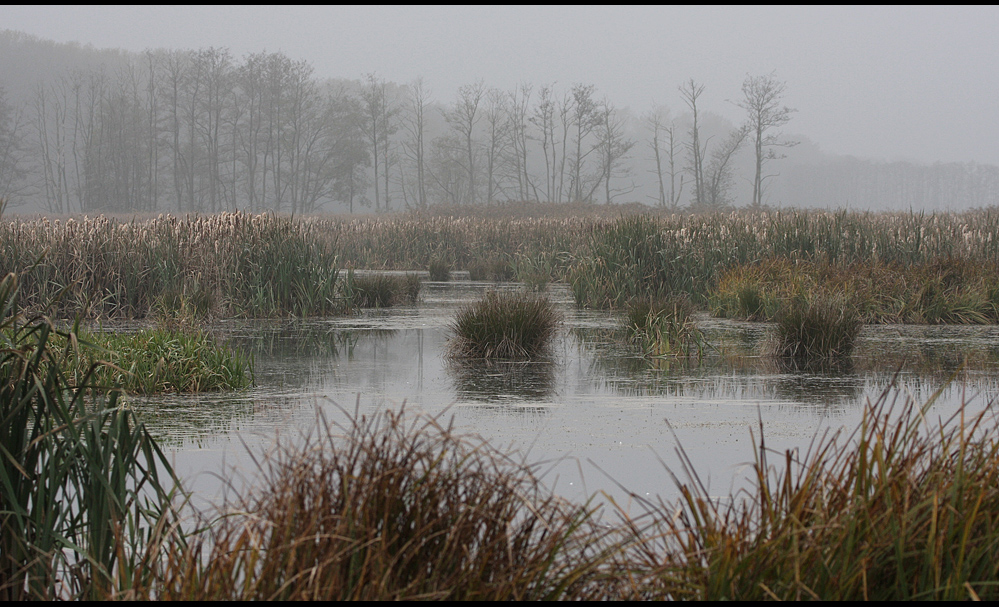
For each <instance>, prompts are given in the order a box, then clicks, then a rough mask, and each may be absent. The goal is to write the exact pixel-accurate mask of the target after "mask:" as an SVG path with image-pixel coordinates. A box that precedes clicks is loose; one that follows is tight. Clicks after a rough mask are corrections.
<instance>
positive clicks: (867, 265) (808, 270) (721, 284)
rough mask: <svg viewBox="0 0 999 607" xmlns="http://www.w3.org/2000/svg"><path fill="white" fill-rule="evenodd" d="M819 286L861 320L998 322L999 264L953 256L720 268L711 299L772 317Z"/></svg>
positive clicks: (728, 309) (730, 309) (720, 311)
mask: <svg viewBox="0 0 999 607" xmlns="http://www.w3.org/2000/svg"><path fill="white" fill-rule="evenodd" d="M821 291H826V292H838V293H841V294H844V295H846V296H847V297H849V298H850V299H851V300H852V301H853V302H854V305H855V306H856V308H857V310H858V313H859V314H860V316H861V318H862V319H863V321H864V322H866V323H911V324H944V323H950V324H991V323H995V322H997V321H999V263H996V262H994V261H989V260H986V259H973V258H956V257H950V258H941V259H934V260H931V261H928V262H923V263H913V264H907V265H900V264H897V263H892V264H886V263H878V262H864V263H854V264H850V265H846V266H836V265H832V264H829V263H827V262H819V263H815V262H806V261H799V262H791V261H789V260H787V259H770V260H765V261H762V262H757V263H752V264H749V265H746V266H738V267H735V268H732V269H730V270H728V271H726V272H724V273H723V274H722V275H721V277H720V278H719V280H718V285H717V287H716V288H715V289H714V290H713V291H712V292H711V294H710V296H709V305H710V306H711V308H712V310H713V311H714V313H715V314H716V315H718V316H723V317H735V318H744V319H750V320H773V319H774V318H775V317H776V315H777V313H778V311H779V310H780V309H781V307H782V306H784V305H786V304H787V302H789V301H791V300H793V299H794V298H796V297H804V296H808V295H810V294H812V293H816V292H821Z"/></svg>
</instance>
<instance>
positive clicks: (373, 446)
mask: <svg viewBox="0 0 999 607" xmlns="http://www.w3.org/2000/svg"><path fill="white" fill-rule="evenodd" d="M316 427H318V428H322V429H324V430H321V431H320V432H319V433H318V434H310V435H308V436H306V437H305V438H304V439H303V440H297V441H295V442H293V443H286V444H282V445H279V446H278V447H277V449H276V451H275V452H274V453H273V454H271V455H270V456H269V457H268V458H267V459H266V460H263V464H262V467H261V473H262V477H263V478H262V482H261V483H260V485H259V486H258V487H256V488H255V489H253V490H252V491H251V492H249V493H247V494H244V496H243V497H242V498H240V499H239V500H238V501H237V503H236V504H234V506H235V507H234V508H233V511H234V512H236V513H237V514H233V515H229V516H224V517H222V518H221V519H220V520H219V521H218V522H217V523H216V524H215V525H214V526H212V527H210V528H209V531H208V532H207V533H206V534H205V535H202V536H200V537H198V538H192V539H191V540H189V541H188V542H187V544H186V545H179V544H178V545H174V546H172V547H171V550H170V551H169V553H170V558H169V559H168V561H169V564H170V566H169V567H167V568H165V569H164V574H163V576H162V577H161V578H160V579H159V580H158V582H157V584H156V585H155V587H154V588H151V589H150V591H149V596H150V597H155V598H158V599H180V600H255V599H259V600H289V599H303V600H312V601H315V600H345V599H349V600H400V599H436V600H442V599H447V600H545V599H587V598H608V594H609V592H608V590H609V586H608V585H607V584H604V583H601V581H600V580H599V578H598V575H597V574H598V572H599V567H600V566H601V564H602V563H603V562H604V561H605V560H606V555H607V554H609V552H610V551H609V549H608V548H607V546H608V545H609V544H608V543H606V542H603V541H602V539H603V538H604V537H605V535H606V533H605V531H602V530H600V529H598V527H597V526H596V525H593V524H592V522H591V520H590V519H591V515H592V514H593V510H592V509H591V508H590V507H588V506H577V505H571V504H569V503H567V502H565V501H564V500H561V499H559V498H557V497H555V496H553V495H552V494H550V493H549V492H547V491H546V490H543V489H542V487H541V486H540V485H539V482H538V481H537V479H536V478H535V476H534V475H533V474H532V472H531V468H529V467H527V466H525V465H522V464H518V463H516V462H515V461H513V459H511V457H510V456H509V455H507V454H502V453H499V452H496V451H495V450H494V449H493V448H491V447H489V446H488V445H486V444H484V443H481V441H478V440H476V441H472V440H471V439H464V438H462V437H459V436H456V435H455V434H454V433H453V432H452V430H451V428H450V427H444V426H442V425H440V424H439V423H438V421H437V420H436V419H434V418H427V417H417V418H415V419H413V420H411V421H410V420H407V419H406V418H405V417H404V411H399V412H392V411H384V412H381V413H378V414H376V415H374V416H373V417H371V418H368V417H357V416H356V415H355V417H354V418H353V422H352V423H351V424H349V425H347V426H346V427H343V428H337V427H332V428H331V427H330V426H329V425H328V424H327V423H326V420H325V419H323V418H322V417H320V419H319V420H318V423H317V424H316ZM338 431H342V432H343V434H344V436H337V435H336V434H337V433H338ZM192 572H197V574H194V575H192V574H191V573H192Z"/></svg>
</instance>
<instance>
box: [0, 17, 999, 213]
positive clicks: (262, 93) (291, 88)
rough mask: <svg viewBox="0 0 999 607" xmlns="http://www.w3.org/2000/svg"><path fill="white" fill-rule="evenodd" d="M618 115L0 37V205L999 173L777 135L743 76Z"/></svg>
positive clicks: (769, 188)
mask: <svg viewBox="0 0 999 607" xmlns="http://www.w3.org/2000/svg"><path fill="white" fill-rule="evenodd" d="M663 92H664V96H665V95H671V98H672V99H674V100H675V103H674V105H673V107H666V106H661V107H653V108H648V109H646V110H645V111H644V112H643V113H641V114H636V113H634V112H633V111H631V110H630V109H627V108H619V107H616V106H615V105H614V103H613V101H612V100H609V99H607V98H606V97H604V96H602V95H601V94H600V92H599V90H598V88H597V87H596V86H595V85H593V84H588V83H576V84H562V83H553V84H541V85H531V84H523V85H521V86H519V87H517V88H516V89H514V90H499V89H496V88H492V87H490V86H489V85H488V84H487V83H485V82H477V83H470V84H467V85H465V86H462V87H460V88H459V89H458V90H457V91H448V92H447V93H448V96H449V98H450V101H443V100H441V99H439V98H437V97H436V96H435V92H434V91H430V90H428V88H427V87H426V86H424V85H423V83H422V82H420V81H416V82H412V83H407V84H397V83H392V82H387V81H385V80H384V79H381V78H379V77H378V76H377V75H374V74H368V75H363V76H361V77H360V78H358V79H334V80H323V79H319V78H317V77H316V76H315V75H314V72H313V68H312V66H311V65H310V64H309V62H307V61H304V60H297V59H292V58H290V57H287V56H285V55H283V54H281V53H267V52H260V53H256V54H250V55H246V56H244V57H234V56H232V54H231V53H230V52H229V51H228V50H226V49H223V48H209V49H201V50H190V51H165V50H154V51H147V52H145V53H128V52H124V51H113V50H112V51H109V50H97V49H94V48H92V47H84V46H81V45H78V44H59V43H55V42H50V41H45V40H41V39H38V38H36V37H33V36H30V35H27V34H24V33H20V32H15V31H10V30H5V31H0V198H5V199H7V201H8V204H9V207H8V208H9V209H10V210H17V211H24V212H46V213H77V212H119V213H131V212H180V213H187V212H216V211H222V210H236V209H245V210H250V211H263V210H273V211H277V212H283V213H316V212H323V211H328V212H386V211H395V210H401V209H420V208H426V207H427V206H428V205H432V204H435V203H444V204H468V205H488V204H492V203H496V202H501V201H507V200H518V201H525V200H526V201H530V200H537V201H544V202H573V201H582V202H595V203H607V204H611V203H615V202H643V203H646V204H650V205H655V206H663V207H670V208H681V207H683V208H686V207H693V208H727V207H731V206H746V205H761V204H762V205H770V206H787V207H803V208H808V207H830V208H832V207H850V208H853V209H872V210H877V209H910V208H911V209H915V210H963V209H968V208H975V207H982V206H989V205H995V204H997V203H999V167H996V166H993V165H980V164H975V163H935V164H932V165H926V164H918V163H911V162H877V161H872V160H863V159H857V158H853V157H845V156H834V155H830V154H825V153H822V152H821V151H819V148H818V146H817V145H816V144H815V143H812V142H809V141H807V140H806V139H805V138H804V137H801V136H794V135H785V134H784V132H783V131H784V130H785V129H786V128H787V127H791V128H793V124H794V111H795V110H794V109H793V108H791V107H788V106H786V105H784V104H785V103H790V104H791V105H793V83H790V84H787V83H784V82H782V81H780V80H779V78H778V77H777V75H776V74H764V75H758V76H747V78H746V81H745V82H744V83H743V93H744V96H743V98H742V99H741V100H739V101H738V102H737V105H739V106H740V107H741V108H742V109H743V110H745V116H746V118H745V122H744V123H742V124H732V123H731V122H729V121H728V120H726V119H724V118H722V117H720V116H718V115H717V114H713V113H711V112H709V111H705V110H704V105H705V100H708V99H711V97H710V95H711V91H706V90H705V88H704V86H703V85H701V84H698V82H697V81H696V80H694V79H691V80H689V81H687V82H684V83H664V85H663Z"/></svg>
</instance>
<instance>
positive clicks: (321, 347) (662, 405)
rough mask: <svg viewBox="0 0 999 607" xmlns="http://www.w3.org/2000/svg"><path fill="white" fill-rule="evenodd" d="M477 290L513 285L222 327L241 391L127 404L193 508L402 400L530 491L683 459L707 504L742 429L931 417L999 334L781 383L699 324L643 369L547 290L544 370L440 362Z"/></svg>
mask: <svg viewBox="0 0 999 607" xmlns="http://www.w3.org/2000/svg"><path fill="white" fill-rule="evenodd" d="M489 288H517V286H516V285H505V286H500V287H497V286H496V285H494V284H492V283H472V282H453V283H424V285H423V290H422V292H421V296H420V302H419V304H418V305H415V306H409V307H400V308H393V309H390V310H376V311H370V312H368V313H365V314H362V315H358V316H353V317H350V318H339V319H331V320H323V321H300V322H290V321H276V322H253V323H245V322H244V323H235V322H233V323H226V324H223V325H219V326H218V327H217V330H218V331H219V332H220V333H221V334H223V335H227V336H228V337H229V338H230V339H231V340H232V342H233V343H235V344H236V345H237V346H238V347H241V348H246V349H248V350H250V351H252V352H253V353H254V355H255V361H256V362H255V371H256V382H257V387H256V388H254V389H252V390H249V391H245V392H241V393H238V394H233V395H225V396H219V395H208V396H197V397H190V396H170V397H158V398H138V397H133V398H131V400H130V402H131V403H132V405H133V406H134V407H136V408H137V409H138V410H140V411H141V412H142V414H143V415H144V416H145V417H146V419H147V420H149V422H150V425H151V426H152V427H153V428H154V431H155V432H156V433H157V434H158V435H159V436H160V437H162V438H163V439H164V440H165V441H166V442H167V443H168V445H169V448H170V449H172V450H173V454H174V458H175V463H176V467H177V469H178V471H179V472H180V473H181V475H182V476H183V477H184V478H185V479H186V480H187V482H188V485H189V487H190V488H192V489H194V490H195V491H196V492H197V494H198V495H199V498H200V499H217V497H218V496H219V495H220V494H221V490H222V487H224V486H225V485H226V484H232V483H235V484H239V482H241V481H240V480H239V479H240V478H241V475H246V476H252V472H253V470H254V468H255V464H254V463H253V460H252V459H251V458H250V457H249V456H248V455H247V453H248V451H249V452H251V453H254V454H255V455H256V456H258V457H259V456H260V454H261V453H265V452H266V451H267V450H268V449H270V448H271V447H272V446H273V445H274V444H275V437H276V436H282V437H293V436H295V435H297V434H298V433H299V432H301V431H307V430H309V429H311V428H314V427H315V425H316V423H317V421H316V420H317V411H319V412H321V413H322V415H324V416H325V417H326V419H327V420H344V419H345V415H346V414H345V412H354V411H355V410H356V411H358V412H359V413H361V414H368V413H372V412H374V411H376V410H378V409H380V408H385V407H392V408H399V407H401V406H403V403H405V407H406V409H407V411H410V412H413V413H416V412H426V413H430V414H435V415H442V416H443V419H445V420H450V419H453V422H454V425H455V427H456V428H457V429H458V430H459V431H461V432H464V433H470V434H477V435H479V436H482V437H483V438H486V439H487V440H489V441H490V442H491V443H492V444H493V445H495V446H500V447H511V448H512V449H516V450H519V451H520V452H522V453H525V454H527V457H528V459H529V460H530V461H534V462H545V464H544V465H543V466H542V467H541V468H540V471H541V472H542V473H543V475H544V476H543V478H544V480H545V481H546V482H547V483H548V485H549V486H552V487H553V488H554V489H555V490H556V491H557V492H559V493H561V494H563V495H565V496H566V497H570V498H573V499H580V498H583V497H585V496H588V495H590V494H592V493H594V492H597V491H603V492H606V493H607V494H609V495H611V496H613V497H614V498H615V499H617V500H618V501H627V500H628V494H629V492H634V493H635V494H638V495H641V496H650V497H651V496H655V495H657V494H658V495H661V496H663V497H664V498H667V499H671V498H673V497H675V496H676V495H677V491H676V490H675V487H674V485H673V482H672V481H671V480H670V476H669V473H668V472H667V470H666V466H670V467H672V468H673V469H674V470H676V471H677V472H678V473H680V472H681V470H682V468H681V466H680V459H679V457H678V455H677V452H676V451H677V448H678V447H680V446H682V448H683V450H684V451H685V452H686V454H687V456H688V457H689V459H690V461H691V462H692V463H693V465H694V466H695V468H696V471H697V473H698V475H699V477H700V480H701V481H702V482H704V483H705V484H706V485H707V486H708V488H709V491H710V492H711V493H712V494H714V495H719V496H722V495H728V494H729V492H730V491H731V490H732V488H733V486H738V483H739V482H740V481H739V480H738V479H741V478H743V475H744V474H745V471H746V464H747V463H749V462H751V461H752V459H753V457H754V448H753V446H754V443H753V440H752V438H751V435H750V432H751V431H752V432H753V433H754V434H755V436H756V440H757V441H758V440H759V424H760V421H761V420H762V424H763V428H764V433H765V439H766V445H767V447H768V448H772V449H778V450H781V451H783V450H784V449H789V448H795V447H797V448H799V449H801V450H802V451H804V450H806V449H807V447H808V445H809V444H810V442H811V441H812V439H813V437H814V436H816V434H818V433H821V432H824V431H826V430H829V431H835V430H836V429H839V428H844V427H845V428H848V429H852V428H853V427H855V426H856V425H857V423H858V422H859V421H860V416H861V412H862V410H863V405H864V403H865V402H867V401H868V400H869V399H870V400H874V399H876V398H877V397H878V395H879V394H880V393H881V392H882V391H884V390H885V389H886V388H887V389H890V390H891V395H892V398H897V399H899V400H900V401H901V400H902V399H904V398H906V397H911V398H914V399H916V400H918V401H919V402H924V401H925V400H926V399H927V398H929V397H930V395H931V394H933V393H934V392H935V391H937V390H941V392H940V395H939V398H938V400H937V401H936V404H935V405H934V407H933V408H932V409H931V415H930V417H931V418H932V419H936V418H938V417H940V416H947V415H949V414H951V413H952V412H953V411H955V410H956V408H957V407H958V405H959V404H960V403H961V402H962V400H965V401H968V402H970V403H971V405H972V406H973V407H974V408H975V410H978V409H980V408H981V407H984V406H987V405H988V404H989V403H990V402H991V400H992V399H993V398H994V397H995V396H996V395H997V394H999V327H994V326H988V327H925V326H876V327H865V328H864V330H863V332H862V333H861V339H860V341H859V343H858V345H857V349H856V351H855V354H854V356H853V358H852V361H851V363H850V364H848V365H840V366H838V367H834V368H818V369H793V368H786V367H782V366H779V365H777V364H775V363H774V362H772V361H769V360H767V359H765V358H762V357H760V356H759V355H758V352H759V348H760V344H761V342H762V340H764V339H765V338H766V326H765V325H763V324H760V323H747V322H734V321H725V320H718V319H712V318H710V317H707V316H703V317H702V318H700V324H701V327H702V328H703V329H704V330H705V331H706V333H707V334H708V337H709V341H710V342H711V343H712V344H714V346H715V347H716V350H714V351H712V352H710V353H709V354H708V355H707V356H706V357H705V359H704V360H702V361H700V362H697V361H689V362H685V363H679V362H673V363H672V364H670V365H660V366H659V367H655V366H652V365H650V364H649V363H648V362H647V361H644V360H642V359H641V358H639V357H638V356H637V353H636V351H635V350H633V349H632V348H631V347H629V346H628V345H627V344H626V343H625V342H624V340H623V333H622V331H621V330H620V323H621V320H620V317H619V316H616V315H614V314H610V313H606V312H595V311H586V310H577V309H575V307H574V306H573V305H572V299H571V295H570V294H569V292H568V291H567V290H566V289H565V288H564V287H560V286H558V285H555V286H552V287H550V289H549V293H550V296H551V297H552V298H553V300H555V301H557V302H558V303H559V305H560V306H561V307H562V308H563V309H564V312H565V319H566V322H565V327H564V331H563V332H562V336H561V338H560V340H559V342H558V344H557V346H556V348H555V354H554V356H553V359H552V360H550V361H544V362H536V363H506V364H504V363H493V364H482V363H469V364H453V363H449V362H448V361H447V360H446V359H445V357H444V356H443V352H444V348H445V344H446V340H447V337H448V324H449V322H450V321H451V318H452V316H453V314H454V311H455V309H456V307H457V306H460V305H462V304H464V303H468V302H471V301H473V300H475V299H477V298H478V297H480V296H481V294H482V292H483V291H484V290H485V289H489ZM891 386H894V387H891ZM772 461H776V460H772ZM681 476H682V473H681Z"/></svg>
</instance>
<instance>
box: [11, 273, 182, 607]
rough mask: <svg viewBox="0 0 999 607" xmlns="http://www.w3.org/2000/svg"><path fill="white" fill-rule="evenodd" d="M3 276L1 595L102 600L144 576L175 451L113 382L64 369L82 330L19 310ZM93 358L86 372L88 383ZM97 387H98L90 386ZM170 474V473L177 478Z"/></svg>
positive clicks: (162, 525) (167, 500)
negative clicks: (98, 386) (165, 449)
mask: <svg viewBox="0 0 999 607" xmlns="http://www.w3.org/2000/svg"><path fill="white" fill-rule="evenodd" d="M17 298H18V284H17V280H16V278H15V277H14V275H12V274H8V275H7V276H6V277H4V278H3V279H2V280H0V445H2V450H0V599H3V600H5V601H7V600H25V599H49V600H51V599H99V598H105V597H106V596H108V594H110V593H113V592H116V591H120V590H122V589H126V588H128V587H130V586H131V585H133V584H141V583H143V579H144V578H143V576H144V575H145V572H146V566H147V565H148V564H149V563H148V562H147V561H145V560H144V559H145V558H146V556H147V552H146V549H147V548H149V547H150V545H151V544H152V543H155V541H156V539H157V537H159V536H161V535H162V534H163V533H164V530H165V529H169V528H170V527H171V525H172V520H171V513H172V505H171V499H172V495H171V494H170V493H168V485H167V482H168V481H173V480H174V477H173V472H172V470H171V467H170V463H169V460H168V459H167V458H166V457H165V456H164V454H163V453H162V452H161V451H160V449H159V447H158V446H157V445H156V442H155V441H154V440H153V439H152V438H151V437H150V435H149V432H148V431H147V430H146V428H145V426H144V425H143V424H142V423H141V422H140V421H138V420H137V419H136V417H135V414H134V413H133V412H132V411H130V410H129V409H127V408H123V407H120V406H118V403H117V399H116V396H117V393H116V392H109V393H101V392H96V393H94V394H91V395H90V396H89V397H88V396H87V394H86V392H87V391H85V390H82V389H73V388H72V384H71V383H70V382H68V381H67V379H66V377H65V376H64V375H63V372H62V369H63V368H65V367H66V366H67V362H66V359H67V358H68V357H70V356H71V354H70V348H68V347H57V346H56V345H55V344H54V342H55V338H56V337H59V338H61V339H62V341H63V343H70V342H74V341H75V340H76V338H77V333H76V329H75V328H74V329H71V330H69V331H61V330H60V329H58V328H57V327H56V326H54V325H53V324H52V323H51V322H50V321H49V320H48V319H47V318H46V317H45V316H32V317H29V318H27V319H26V320H25V319H23V318H21V310H20V308H19V307H18V305H17ZM95 370H96V367H91V368H90V369H89V370H88V371H87V372H86V373H84V375H83V376H82V377H81V378H79V383H80V384H81V385H91V383H92V382H91V380H92V377H93V375H94V372H95ZM91 392H94V391H91ZM171 484H172V483H171Z"/></svg>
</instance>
